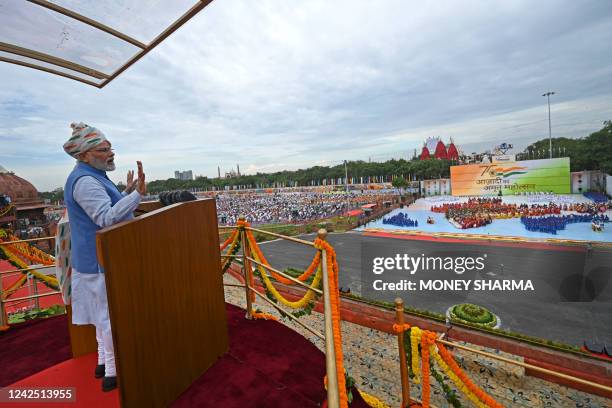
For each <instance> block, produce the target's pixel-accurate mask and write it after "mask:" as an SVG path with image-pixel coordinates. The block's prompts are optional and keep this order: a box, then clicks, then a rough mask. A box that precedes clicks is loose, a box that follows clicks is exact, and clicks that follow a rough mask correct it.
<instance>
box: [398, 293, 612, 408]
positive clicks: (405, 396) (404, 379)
mask: <svg viewBox="0 0 612 408" xmlns="http://www.w3.org/2000/svg"><path fill="white" fill-rule="evenodd" d="M395 316H396V317H395V318H396V323H397V324H398V326H400V327H402V326H404V301H403V300H402V299H401V298H397V299H395ZM436 342H437V343H440V344H443V345H446V346H451V347H454V348H457V349H460V350H464V351H468V352H470V353H474V354H478V355H481V356H484V357H487V358H490V359H493V360H497V361H501V362H503V363H507V364H512V365H516V366H519V367H522V368H525V369H529V370H532V371H536V372H538V373H541V374H545V375H549V376H553V377H556V378H558V379H561V380H566V381H571V382H573V383H576V384H581V385H586V386H589V387H593V388H596V389H598V390H601V391H605V392H608V393H612V387H608V386H606V385H603V384H598V383H595V382H592V381H588V380H585V379H582V378H578V377H575V376H572V375H567V374H563V373H558V372H556V371H552V370H548V369H546V368H542V367H538V366H535V365H532V364H528V363H524V362H521V361H516V360H512V359H509V358H505V357H502V356H499V355H496V354H492V353H487V352H486V351H481V350H478V349H475V348H473V347H468V346H464V345H462V344H459V343H456V342H452V341H448V340H444V339H442V338H437V339H436ZM397 344H398V351H399V361H400V377H401V384H402V405H401V406H402V408H404V407H409V406H410V403H411V402H414V401H415V399H414V398H412V400H411V399H410V379H409V377H408V366H407V363H406V352H405V350H404V332H403V331H402V332H399V333H398V335H397ZM412 352H413V353H414V352H418V351H415V350H412Z"/></svg>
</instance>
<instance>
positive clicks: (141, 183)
mask: <svg viewBox="0 0 612 408" xmlns="http://www.w3.org/2000/svg"><path fill="white" fill-rule="evenodd" d="M136 164H137V165H138V180H137V181H138V187H137V188H136V189H137V190H138V193H140V195H141V196H144V195H146V194H147V185H146V183H145V174H144V171H142V162H141V161H137V162H136ZM132 176H133V173H132Z"/></svg>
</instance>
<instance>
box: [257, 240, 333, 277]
mask: <svg viewBox="0 0 612 408" xmlns="http://www.w3.org/2000/svg"><path fill="white" fill-rule="evenodd" d="M247 238H248V240H249V245H250V248H251V250H252V251H253V252H255V253H256V254H257V257H258V258H259V259H260V260H261V263H262V264H264V265H266V266H270V264H269V263H268V260H267V259H266V257H265V256H264V254H263V252H261V249H260V248H259V245H257V241H256V240H255V236H254V235H253V232H252V231H247ZM320 262H321V254H320V253H319V252H318V251H317V253H316V254H315V257H314V259H313V260H312V262H311V263H310V266H309V267H308V269H306V270H305V271H304V273H302V274H301V275H300V276H298V277H297V278H296V279H298V280H299V281H301V282H304V281H306V279H308V278H309V277H310V276H311V275H312V274H313V273H314V271H316V270H317V267H318V266H319V264H320ZM270 274H271V275H272V277H274V279H276V280H277V281H279V282H280V283H284V284H285V285H295V282H293V281H292V280H289V279H287V278H285V277H284V276H282V275H279V274H278V273H276V272H274V271H271V270H270Z"/></svg>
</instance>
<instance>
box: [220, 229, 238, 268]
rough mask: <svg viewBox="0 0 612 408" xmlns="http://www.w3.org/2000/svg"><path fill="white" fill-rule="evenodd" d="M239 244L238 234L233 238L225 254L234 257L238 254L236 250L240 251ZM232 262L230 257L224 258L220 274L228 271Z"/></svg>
mask: <svg viewBox="0 0 612 408" xmlns="http://www.w3.org/2000/svg"><path fill="white" fill-rule="evenodd" d="M240 244H241V240H240V234H236V236H235V237H234V241H233V242H232V244H231V245H230V247H229V249H228V250H227V252H226V253H225V254H226V255H235V254H236V252H238V250H239V249H240ZM232 262H233V260H232V257H231V256H227V257H226V258H225V261H223V264H222V267H221V274H224V273H225V272H226V271H227V270H228V269H229V267H230V265H231V264H232Z"/></svg>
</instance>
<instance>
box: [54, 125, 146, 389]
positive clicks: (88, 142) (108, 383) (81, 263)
mask: <svg viewBox="0 0 612 408" xmlns="http://www.w3.org/2000/svg"><path fill="white" fill-rule="evenodd" d="M70 127H71V128H72V136H71V137H70V139H68V141H67V142H66V143H64V151H66V153H68V154H69V155H70V156H72V157H73V158H75V159H76V160H77V164H76V166H75V167H74V169H73V170H72V172H71V173H70V175H69V176H68V180H67V181H66V186H65V188H64V199H65V202H66V206H67V207H68V217H69V220H70V233H71V246H72V249H71V262H72V293H71V295H72V323H73V324H76V325H83V324H93V325H94V326H95V327H96V339H97V341H98V365H97V366H96V369H95V377H96V378H101V377H104V378H103V380H102V391H110V390H112V389H115V388H116V387H117V371H116V369H115V353H114V350H113V337H112V333H111V325H110V319H109V316H108V303H107V299H106V283H105V281H104V271H103V270H102V268H101V267H100V265H99V264H98V258H97V253H96V231H98V230H100V229H102V228H104V227H108V226H109V225H113V224H116V223H118V222H121V221H125V220H129V219H131V218H133V215H132V212H133V211H134V210H135V209H136V207H138V204H139V203H140V200H141V197H142V196H143V195H144V194H145V193H146V186H145V175H144V173H143V171H142V163H141V162H137V164H138V178H137V179H136V180H134V172H133V171H129V172H128V176H127V188H126V189H125V191H124V192H123V193H121V192H119V190H118V189H117V186H115V184H113V182H112V181H110V180H109V178H108V177H107V176H106V172H107V171H113V170H115V161H114V160H115V154H114V153H113V149H112V148H111V144H110V142H109V141H108V140H106V137H105V136H104V134H103V133H102V132H101V131H100V130H98V129H96V128H94V127H91V126H88V125H86V124H84V123H73V124H71V125H70Z"/></svg>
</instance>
